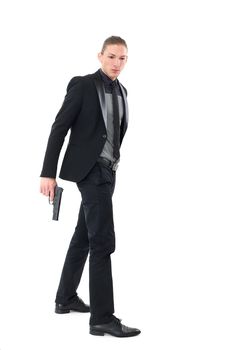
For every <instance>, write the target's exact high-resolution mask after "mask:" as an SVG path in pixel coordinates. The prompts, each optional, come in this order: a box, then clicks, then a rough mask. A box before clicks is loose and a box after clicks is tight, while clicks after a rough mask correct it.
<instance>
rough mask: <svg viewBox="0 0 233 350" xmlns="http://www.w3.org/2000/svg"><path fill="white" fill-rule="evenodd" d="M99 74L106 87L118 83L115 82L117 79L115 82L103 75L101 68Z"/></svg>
mask: <svg viewBox="0 0 233 350" xmlns="http://www.w3.org/2000/svg"><path fill="white" fill-rule="evenodd" d="M99 72H100V76H101V78H102V80H103V82H104V83H105V84H106V85H111V86H112V85H113V84H112V83H113V82H115V84H117V83H118V80H117V79H116V80H112V79H110V78H109V77H108V76H107V74H105V73H104V72H103V71H102V69H101V68H100V69H99Z"/></svg>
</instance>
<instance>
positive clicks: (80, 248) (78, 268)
mask: <svg viewBox="0 0 233 350" xmlns="http://www.w3.org/2000/svg"><path fill="white" fill-rule="evenodd" d="M77 186H78V188H79V190H80V192H81V196H82V202H81V206H80V211H79V217H78V223H77V226H76V228H75V232H74V235H73V237H72V239H71V242H70V245H69V248H68V251H67V255H66V259H65V263H64V266H63V270H62V274H61V279H60V283H59V287H58V291H57V295H56V300H55V301H56V303H59V304H68V303H70V302H71V301H72V300H73V299H75V297H76V296H77V293H76V290H77V288H78V286H79V282H80V279H81V276H82V272H83V268H84V265H85V262H86V259H87V256H88V253H90V255H89V291H90V309H91V317H90V324H92V325H95V324H101V323H107V322H110V321H111V319H112V315H113V313H114V300H113V282H112V269H111V254H112V253H113V252H114V250H115V232H114V223H113V209H112V195H113V192H114V188H115V172H114V171H113V170H111V169H110V168H108V167H107V166H105V165H103V164H99V163H96V165H95V166H94V167H93V168H92V170H91V171H90V172H89V174H88V175H87V176H86V177H85V178H84V179H83V180H82V181H81V182H79V183H77Z"/></svg>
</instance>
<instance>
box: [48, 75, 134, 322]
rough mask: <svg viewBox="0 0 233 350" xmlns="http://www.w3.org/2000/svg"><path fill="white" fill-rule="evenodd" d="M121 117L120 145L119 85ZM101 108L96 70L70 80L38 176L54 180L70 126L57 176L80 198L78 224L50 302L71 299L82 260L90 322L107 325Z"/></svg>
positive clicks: (108, 174) (108, 196) (108, 249)
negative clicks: (71, 184)
mask: <svg viewBox="0 0 233 350" xmlns="http://www.w3.org/2000/svg"><path fill="white" fill-rule="evenodd" d="M120 90H121V94H122V98H123V106H124V116H123V119H122V123H121V133H120V143H122V140H123V137H124V134H125V132H126V129H127V124H128V108H127V101H126V90H125V88H124V87H123V86H122V85H120ZM106 119H107V106H106V101H105V90H104V83H103V81H102V79H101V75H100V73H99V71H97V72H96V73H94V74H90V75H87V76H84V77H75V78H73V79H71V81H70V83H69V85H68V88H67V94H66V97H65V101H64V103H63V105H62V107H61V109H60V111H59V113H58V115H57V117H56V120H55V122H54V124H53V126H52V130H51V134H50V136H49V140H48V145H47V150H46V154H45V159H44V165H43V170H42V172H41V176H42V177H51V178H55V177H56V171H57V162H58V158H59V154H60V150H61V147H62V145H63V142H64V138H65V136H66V134H67V132H68V130H69V129H70V128H71V134H70V140H69V144H68V147H67V150H66V153H65V156H64V159H63V163H62V167H61V172H60V177H61V178H62V179H65V180H69V181H74V182H76V183H77V186H78V188H79V190H80V192H81V195H82V202H81V206H80V211H79V218H78V223H77V226H76V229H75V232H74V235H73V237H72V239H71V242H70V246H69V249H68V252H67V255H66V259H65V263H64V267H63V271H62V275H61V279H60V284H59V287H58V291H57V296H56V303H60V304H68V303H70V302H72V300H73V299H74V298H75V297H76V296H77V294H76V289H77V288H78V285H79V282H80V279H81V276H82V271H83V268H84V265H85V262H86V259H87V256H88V253H90V260H89V284H90V309H91V318H90V324H92V325H95V324H102V323H108V322H110V321H111V320H112V316H113V313H114V301H113V285H112V273H111V258H110V255H111V253H113V252H114V250H115V232H114V223H113V212H112V195H113V192H114V188H115V171H113V170H112V169H111V168H109V167H107V166H104V165H102V164H100V163H99V162H98V161H97V160H98V158H99V156H100V154H101V152H102V149H103V147H104V144H105V142H106V137H107V130H106V127H105V120H106Z"/></svg>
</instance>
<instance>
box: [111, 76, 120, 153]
mask: <svg viewBox="0 0 233 350" xmlns="http://www.w3.org/2000/svg"><path fill="white" fill-rule="evenodd" d="M112 105H113V127H114V136H113V156H114V158H115V159H116V160H117V159H119V158H120V113H119V103H118V95H117V83H116V81H113V82H112Z"/></svg>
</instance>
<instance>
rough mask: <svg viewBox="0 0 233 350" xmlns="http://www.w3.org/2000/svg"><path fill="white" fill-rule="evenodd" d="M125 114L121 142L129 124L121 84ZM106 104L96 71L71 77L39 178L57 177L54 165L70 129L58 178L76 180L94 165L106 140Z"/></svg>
mask: <svg viewBox="0 0 233 350" xmlns="http://www.w3.org/2000/svg"><path fill="white" fill-rule="evenodd" d="M120 89H121V93H122V97H123V105H124V116H123V119H122V123H121V132H120V143H122V140H123V137H124V135H125V132H126V129H127V126H128V105H127V99H126V96H127V91H126V89H125V88H124V87H123V85H121V84H120ZM106 120H107V105H106V101H105V90H104V84H103V81H102V79H101V76H100V73H99V71H97V72H95V73H94V74H89V75H86V76H83V77H74V78H72V79H71V80H70V82H69V84H68V86H67V93H66V96H65V99H64V102H63V104H62V107H61V109H60V110H59V112H58V114H57V116H56V119H55V121H54V123H53V125H52V128H51V132H50V135H49V139H48V144H47V149H46V152H45V158H44V163H43V168H42V172H41V175H40V176H41V177H51V178H56V174H57V164H58V159H59V155H60V151H61V148H62V145H63V143H64V139H65V136H66V134H67V132H68V130H69V129H70V130H71V132H70V138H69V143H68V146H67V149H66V152H65V155H64V159H63V161H62V166H61V170H60V174H59V177H60V178H62V179H64V180H68V181H74V182H79V181H81V180H82V179H83V178H84V177H85V176H86V175H87V174H88V172H89V171H90V170H91V168H92V167H93V166H94V165H95V163H96V161H97V159H98V157H99V156H100V154H101V152H102V150H103V147H104V144H105V142H106V140H107V130H106V126H105V121H106Z"/></svg>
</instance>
